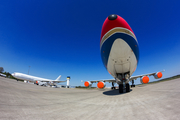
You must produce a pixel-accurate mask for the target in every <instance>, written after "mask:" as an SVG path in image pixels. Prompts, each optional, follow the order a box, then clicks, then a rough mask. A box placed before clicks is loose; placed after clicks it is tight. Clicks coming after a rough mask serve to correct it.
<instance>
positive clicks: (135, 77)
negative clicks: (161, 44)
mask: <svg viewBox="0 0 180 120" xmlns="http://www.w3.org/2000/svg"><path fill="white" fill-rule="evenodd" d="M164 71H165V70H163V71H160V72H164ZM156 73H157V72H154V73H149V74H143V75H137V76H131V77H130V78H129V81H131V80H136V79H137V78H141V77H143V76H152V75H155V74H156Z"/></svg>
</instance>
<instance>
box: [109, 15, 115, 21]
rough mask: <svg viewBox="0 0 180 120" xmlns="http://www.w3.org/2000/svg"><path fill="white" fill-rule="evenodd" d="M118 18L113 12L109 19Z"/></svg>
mask: <svg viewBox="0 0 180 120" xmlns="http://www.w3.org/2000/svg"><path fill="white" fill-rule="evenodd" d="M116 18H117V15H116V14H111V15H109V16H108V19H109V20H115V19H116Z"/></svg>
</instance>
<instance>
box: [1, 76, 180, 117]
mask: <svg viewBox="0 0 180 120" xmlns="http://www.w3.org/2000/svg"><path fill="white" fill-rule="evenodd" d="M0 119H1V120H63V119H64V120H110V119H111V120H115V119H121V120H132V119H134V120H180V79H175V80H171V81H166V82H160V83H156V84H149V85H140V86H136V87H135V88H133V89H131V91H130V92H129V93H124V94H119V93H118V90H110V89H103V90H99V89H93V90H92V89H89V90H86V89H75V88H70V89H66V88H49V87H42V86H37V85H33V84H28V83H23V82H17V81H15V80H11V79H8V78H3V77H0Z"/></svg>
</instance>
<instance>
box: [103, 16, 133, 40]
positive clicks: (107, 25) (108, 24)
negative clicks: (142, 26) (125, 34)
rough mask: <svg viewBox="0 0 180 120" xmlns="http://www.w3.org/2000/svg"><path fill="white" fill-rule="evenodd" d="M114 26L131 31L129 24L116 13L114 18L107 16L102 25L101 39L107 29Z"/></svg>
mask: <svg viewBox="0 0 180 120" xmlns="http://www.w3.org/2000/svg"><path fill="white" fill-rule="evenodd" d="M115 27H123V28H126V29H128V30H130V31H131V32H133V31H132V29H131V27H130V26H129V24H128V23H127V22H126V21H125V20H124V19H123V18H122V17H120V16H118V15H117V18H116V19H115V20H109V19H108V17H107V18H106V20H105V21H104V24H103V26H102V31H101V39H102V37H103V36H104V35H105V34H106V33H107V32H108V31H109V30H111V29H113V28H115ZM133 33H134V32H133Z"/></svg>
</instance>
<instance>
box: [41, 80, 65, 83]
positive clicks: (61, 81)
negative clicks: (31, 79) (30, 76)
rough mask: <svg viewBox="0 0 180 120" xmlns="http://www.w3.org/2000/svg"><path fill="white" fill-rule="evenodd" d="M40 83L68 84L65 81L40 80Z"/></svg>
mask: <svg viewBox="0 0 180 120" xmlns="http://www.w3.org/2000/svg"><path fill="white" fill-rule="evenodd" d="M39 81H40V82H54V83H61V82H66V81H67V80H65V81H57V80H39Z"/></svg>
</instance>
